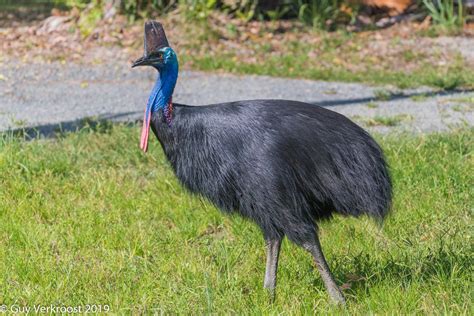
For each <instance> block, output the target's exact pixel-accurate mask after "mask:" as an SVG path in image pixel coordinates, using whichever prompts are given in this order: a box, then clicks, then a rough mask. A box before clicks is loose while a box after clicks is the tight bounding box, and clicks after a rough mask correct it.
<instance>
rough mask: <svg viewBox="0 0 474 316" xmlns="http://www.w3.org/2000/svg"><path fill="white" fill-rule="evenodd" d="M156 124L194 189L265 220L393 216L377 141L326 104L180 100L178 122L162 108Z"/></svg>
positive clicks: (281, 224) (172, 160) (178, 168)
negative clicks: (190, 102) (203, 103)
mask: <svg viewBox="0 0 474 316" xmlns="http://www.w3.org/2000/svg"><path fill="white" fill-rule="evenodd" d="M153 130H154V132H155V134H156V135H157V137H158V138H159V140H160V142H161V144H162V146H163V149H164V151H165V153H166V156H167V157H168V159H169V161H170V163H171V165H172V167H173V169H174V171H175V173H176V175H177V177H178V178H179V180H180V181H181V182H182V183H183V184H184V185H185V186H186V187H187V188H188V189H189V190H191V191H192V192H195V193H200V194H202V195H204V196H206V197H207V198H209V199H210V200H211V201H212V202H214V203H215V204H216V205H217V206H218V207H220V208H221V209H223V210H225V211H238V212H239V213H241V214H242V215H244V216H246V217H249V218H251V219H253V220H255V221H257V222H258V223H259V224H260V226H262V224H263V225H267V224H268V225H270V226H271V227H274V226H275V227H284V226H288V225H292V224H294V225H306V224H307V225H314V220H315V219H319V218H325V217H329V216H331V215H332V213H334V212H337V213H341V214H344V215H354V216H358V215H361V214H368V215H371V216H374V217H378V218H383V217H384V216H385V215H386V213H387V212H388V209H389V207H390V199H391V185H390V178H389V175H388V171H387V168H386V165H385V162H384V158H383V154H382V151H381V150H380V148H379V146H378V145H377V143H376V142H375V141H374V140H373V139H372V138H371V137H370V136H369V135H368V134H367V133H366V132H365V131H364V130H363V129H362V128H360V127H359V126H357V125H356V124H354V123H353V122H351V121H350V120H349V119H347V118H346V117H344V116H343V115H340V114H338V113H336V112H333V111H330V110H327V109H325V108H322V107H319V106H315V105H311V104H307V103H302V102H296V101H286V100H252V101H239V102H232V103H224V104H216V105H208V106H184V105H179V104H176V105H175V108H174V114H173V121H172V124H171V127H169V126H168V125H167V124H166V123H164V122H163V119H162V115H161V114H156V115H154V117H153ZM272 212H273V213H274V212H279V213H278V214H272ZM272 215H274V216H272ZM269 218H273V219H272V220H270V221H273V222H271V223H262V221H269ZM301 219H304V220H305V223H294V222H295V221H297V220H298V221H300V220H301Z"/></svg>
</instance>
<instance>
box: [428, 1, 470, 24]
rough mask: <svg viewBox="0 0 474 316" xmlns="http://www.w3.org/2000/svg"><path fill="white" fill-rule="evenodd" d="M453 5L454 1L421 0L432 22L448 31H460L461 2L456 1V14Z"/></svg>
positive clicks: (462, 21) (462, 12)
mask: <svg viewBox="0 0 474 316" xmlns="http://www.w3.org/2000/svg"><path fill="white" fill-rule="evenodd" d="M454 3H455V1H454V0H423V4H424V6H425V8H426V9H427V10H428V13H429V15H430V16H431V18H432V19H433V22H434V23H435V24H437V25H439V26H441V27H442V28H444V29H446V30H448V31H452V30H456V29H460V28H462V27H463V25H464V11H463V5H462V1H456V3H457V12H456V7H455V4H454Z"/></svg>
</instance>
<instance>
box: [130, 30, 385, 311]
mask: <svg viewBox="0 0 474 316" xmlns="http://www.w3.org/2000/svg"><path fill="white" fill-rule="evenodd" d="M144 65H148V66H152V67H154V68H155V69H156V70H158V78H157V80H156V83H155V85H154V87H153V90H152V92H151V95H150V97H149V99H148V103H147V105H146V109H145V116H144V124H143V129H142V137H141V142H140V145H141V148H142V149H143V150H144V151H146V150H147V143H148V132H149V129H150V126H151V129H152V130H153V132H154V134H155V135H156V137H157V138H158V140H159V142H160V143H161V146H162V148H163V151H164V153H165V155H166V157H167V159H168V160H169V162H170V164H171V167H172V168H173V170H174V172H175V174H176V176H177V178H178V179H179V181H180V182H181V183H182V184H183V185H184V186H185V187H186V188H187V189H189V190H190V191H191V192H194V193H198V194H200V195H202V196H204V197H206V198H207V199H209V200H210V201H211V202H212V203H214V204H215V205H216V206H217V207H218V208H219V209H220V210H222V211H223V212H225V213H232V212H237V213H238V214H240V215H241V216H243V217H245V218H247V219H250V220H251V221H253V222H255V223H256V224H257V225H258V226H259V227H260V228H261V230H262V232H263V235H264V238H265V241H266V247H267V263H266V272H265V280H264V287H265V288H267V289H268V290H269V291H270V292H271V293H272V297H273V295H274V294H273V293H274V289H275V286H276V275H277V266H278V256H279V252H280V245H281V241H282V238H283V237H284V236H286V237H287V238H288V239H289V240H291V241H292V242H294V243H295V244H297V245H299V246H301V247H303V248H304V249H306V250H307V251H308V252H310V253H311V255H312V256H313V258H314V261H315V263H316V266H317V268H318V270H319V272H320V274H321V277H322V280H323V281H324V284H325V286H326V288H327V290H328V292H329V295H330V297H331V298H332V299H333V300H334V301H335V302H337V303H344V296H343V294H342V292H341V290H340V289H339V287H338V286H337V284H336V282H335V281H334V277H333V276H332V274H331V272H330V270H329V267H328V264H327V263H326V260H325V258H324V255H323V252H322V250H321V245H320V243H319V239H318V234H317V225H316V223H317V222H318V221H320V220H323V219H327V218H330V217H331V216H332V215H333V214H341V215H352V216H359V215H364V214H365V215H369V216H371V217H374V218H376V219H380V220H381V219H383V218H384V217H385V215H387V213H388V211H389V209H390V204H391V181H390V177H389V173H388V170H387V166H386V163H385V160H384V156H383V153H382V151H381V149H380V147H379V146H378V145H377V143H376V142H375V141H374V140H373V139H372V138H371V137H370V136H369V135H368V134H367V133H366V132H365V131H364V130H363V129H362V128H360V127H359V126H357V125H356V124H354V123H353V122H351V121H350V120H349V119H347V118H346V117H344V116H343V115H340V114H338V113H335V112H332V111H330V110H327V109H324V108H322V107H319V106H315V105H311V104H308V103H302V102H295V101H286V100H251V101H238V102H231V103H222V104H212V105H206V106H188V105H184V104H176V103H172V95H173V90H174V87H175V84H176V81H177V79H178V58H177V56H176V53H175V52H174V51H173V49H172V48H171V47H170V46H169V44H168V41H167V39H166V36H165V32H164V30H163V27H162V25H161V24H160V23H158V22H155V21H149V22H147V23H146V24H145V53H144V55H143V57H141V58H139V59H138V60H136V61H135V62H134V63H133V66H132V67H136V66H144Z"/></svg>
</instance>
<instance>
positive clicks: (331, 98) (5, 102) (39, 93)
mask: <svg viewBox="0 0 474 316" xmlns="http://www.w3.org/2000/svg"><path fill="white" fill-rule="evenodd" d="M12 62H14V61H12V60H10V61H8V62H6V61H4V62H3V63H0V131H4V130H8V129H18V128H22V127H34V128H37V129H39V130H41V131H42V132H44V133H46V134H48V133H50V132H51V131H54V130H57V128H58V126H59V124H61V126H62V128H65V129H74V128H75V127H77V126H78V125H77V124H78V122H80V120H81V119H83V118H87V117H95V118H103V119H111V120H115V121H130V120H138V119H141V118H142V113H143V108H144V106H145V103H146V100H147V96H148V93H149V91H150V89H151V87H152V85H153V82H154V79H155V75H156V73H155V71H154V70H153V69H145V68H140V69H134V70H132V69H130V67H129V65H126V64H121V65H115V66H105V65H98V66H95V67H92V66H83V65H77V64H71V65H68V64H60V63H52V64H33V65H26V64H24V63H20V64H18V65H12ZM380 90H381V88H380V87H378V88H374V87H369V86H366V85H361V84H347V83H331V82H321V81H310V80H295V79H282V78H270V77H261V76H233V75H222V74H209V73H199V72H188V71H183V72H181V74H180V77H179V79H178V85H177V87H176V90H175V95H174V101H175V102H178V103H186V104H194V105H199V104H209V103H218V102H224V101H234V100H242V99H257V98H276V99H279V98H281V99H293V100H301V101H306V102H310V103H313V104H317V105H321V106H325V107H327V108H329V109H331V110H334V111H337V112H340V113H343V114H344V115H346V116H349V117H351V118H353V119H355V120H356V121H358V122H359V123H361V124H363V125H364V124H365V126H366V128H368V129H369V130H372V131H378V132H387V131H391V130H395V131H405V130H408V131H412V132H432V131H440V130H448V129H449V128H450V127H451V126H453V125H459V124H464V125H469V126H473V125H474V115H473V110H474V104H473V103H474V92H472V91H471V92H451V93H439V92H435V91H433V90H430V89H427V88H422V89H417V90H405V91H402V93H401V94H398V95H395V96H393V97H392V99H391V100H389V101H377V100H374V99H376V97H375V96H376V95H377V94H380V93H377V91H380ZM374 117H378V119H373V118H374ZM371 118H372V119H371ZM384 119H385V123H383V121H384ZM393 119H395V120H393ZM387 120H389V121H390V120H391V121H392V124H394V123H393V121H396V122H395V123H397V124H396V125H395V126H391V127H390V126H387V124H390V123H386V121H387ZM384 124H385V125H384Z"/></svg>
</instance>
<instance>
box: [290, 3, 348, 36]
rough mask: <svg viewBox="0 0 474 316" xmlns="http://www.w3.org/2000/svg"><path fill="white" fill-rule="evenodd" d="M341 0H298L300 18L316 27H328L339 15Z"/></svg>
mask: <svg viewBox="0 0 474 316" xmlns="http://www.w3.org/2000/svg"><path fill="white" fill-rule="evenodd" d="M339 6H340V1H339V0H298V2H297V8H298V18H299V19H300V20H301V21H302V22H304V23H306V24H308V25H312V26H313V27H315V28H319V29H328V28H329V27H330V26H331V25H332V24H333V23H334V22H335V21H336V19H337V17H338V15H339Z"/></svg>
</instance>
